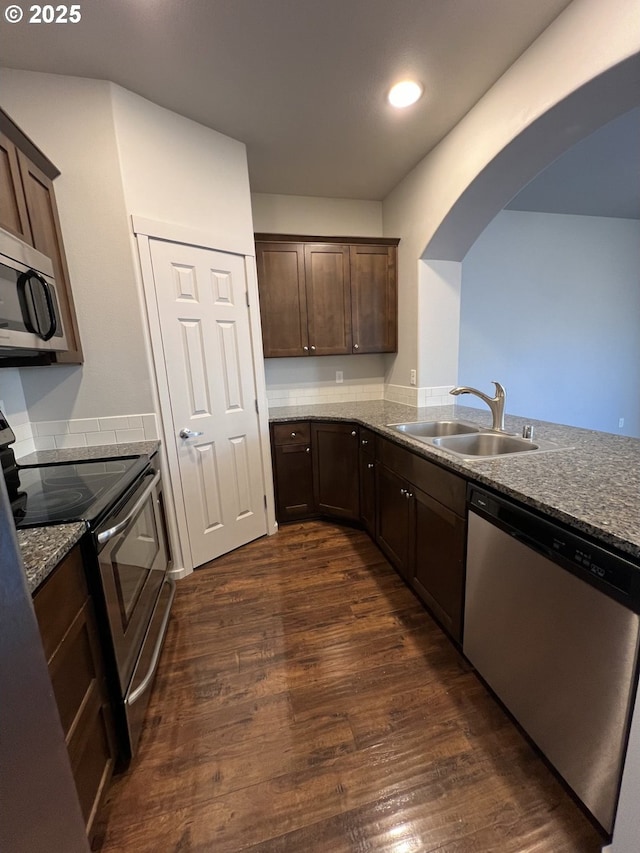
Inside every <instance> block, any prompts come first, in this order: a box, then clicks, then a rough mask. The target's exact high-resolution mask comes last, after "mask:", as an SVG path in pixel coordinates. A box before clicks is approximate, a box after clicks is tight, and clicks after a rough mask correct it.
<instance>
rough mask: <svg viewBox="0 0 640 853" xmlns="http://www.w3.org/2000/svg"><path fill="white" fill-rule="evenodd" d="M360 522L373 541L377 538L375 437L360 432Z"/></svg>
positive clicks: (368, 432) (362, 430)
mask: <svg viewBox="0 0 640 853" xmlns="http://www.w3.org/2000/svg"><path fill="white" fill-rule="evenodd" d="M359 464H360V521H361V522H362V526H363V527H364V529H365V530H366V531H367V533H368V534H369V536H371V538H372V539H375V536H376V454H375V435H374V433H372V432H371V431H370V430H365V429H361V430H360V456H359Z"/></svg>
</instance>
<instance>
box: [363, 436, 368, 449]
mask: <svg viewBox="0 0 640 853" xmlns="http://www.w3.org/2000/svg"><path fill="white" fill-rule="evenodd" d="M367 444H369V442H368V441H367V439H366V438H363V439H362V446H363V447H365V446H366V445H367Z"/></svg>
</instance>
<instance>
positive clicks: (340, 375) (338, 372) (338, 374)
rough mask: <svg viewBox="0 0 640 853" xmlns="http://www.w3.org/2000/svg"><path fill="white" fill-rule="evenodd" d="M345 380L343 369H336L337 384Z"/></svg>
mask: <svg viewBox="0 0 640 853" xmlns="http://www.w3.org/2000/svg"><path fill="white" fill-rule="evenodd" d="M343 381H344V375H343V373H342V371H341V370H336V384H337V385H341V384H342V382H343Z"/></svg>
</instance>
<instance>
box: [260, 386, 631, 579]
mask: <svg viewBox="0 0 640 853" xmlns="http://www.w3.org/2000/svg"><path fill="white" fill-rule="evenodd" d="M452 418H453V419H456V418H457V419H458V420H465V421H469V422H471V423H476V424H479V425H481V426H484V427H490V426H491V413H490V412H489V409H488V408H487V409H486V410H482V409H475V408H470V407H468V406H460V405H450V406H433V407H431V406H430V407H426V408H421V409H416V408H414V407H412V406H404V405H402V404H399V403H389V402H386V401H373V402H352V403H322V404H316V405H308V406H287V407H280V408H272V409H270V410H269V419H270V421H271V422H272V423H277V422H279V421H291V420H311V421H313V420H323V419H332V420H345V421H353V422H355V423H358V424H360V425H361V426H365V427H368V428H369V429H372V430H374V431H375V432H377V433H379V434H380V435H383V436H385V437H387V438H390V439H393V440H394V441H395V442H397V443H398V444H401V445H404V446H405V447H408V448H410V449H411V450H413V451H414V452H416V453H418V454H420V455H422V456H424V457H425V458H427V459H430V460H431V461H433V462H437V463H439V464H441V465H442V466H443V467H445V468H449V469H450V470H451V471H454V472H456V473H458V474H461V475H462V476H464V477H465V478H466V479H467V480H469V481H471V482H474V483H478V484H481V485H484V486H488V487H489V488H492V489H494V490H496V491H497V492H500V493H502V494H504V495H505V496H509V497H512V498H514V499H515V500H517V501H519V502H520V503H522V504H525V505H527V506H529V507H532V508H534V509H536V510H539V511H541V512H543V513H544V514H545V515H547V516H549V517H551V518H555V519H557V520H559V521H561V522H562V523H564V524H567V525H570V526H571V527H573V528H575V529H577V530H578V531H580V532H582V533H586V534H587V535H589V536H591V537H593V538H595V539H597V540H599V541H600V542H601V543H603V544H605V545H610V546H613V547H615V548H616V549H618V550H620V551H623V552H625V553H626V554H628V555H630V556H631V557H632V558H633V559H634V561H636V562H637V561H640V439H637V438H628V437H626V436H620V435H613V434H611V433H605V432H598V431H596V430H587V429H580V428H578V427H571V426H564V425H562V424H554V423H548V422H546V421H539V420H535V419H533V418H524V417H518V416H513V415H506V417H505V429H506V430H507V431H508V432H511V433H514V434H515V435H521V434H522V427H523V426H524V424H533V426H534V430H535V433H534V440H535V439H540V441H550V442H553V443H555V444H557V445H560V446H561V447H562V448H564V449H560V450H557V451H553V452H549V453H531V454H522V455H516V456H509V455H508V454H507V455H505V456H502V457H500V458H497V459H496V458H493V459H474V460H473V461H467V460H463V459H461V458H459V457H455V456H453V455H451V454H449V453H446V452H445V451H443V450H438V449H437V448H435V447H432V446H430V445H428V444H425V443H424V442H421V441H419V440H418V439H413V438H411V437H410V436H409V435H405V434H402V433H399V432H397V431H395V430H393V429H390V428H389V427H388V426H387V424H393V423H404V422H416V421H433V420H450V419H452Z"/></svg>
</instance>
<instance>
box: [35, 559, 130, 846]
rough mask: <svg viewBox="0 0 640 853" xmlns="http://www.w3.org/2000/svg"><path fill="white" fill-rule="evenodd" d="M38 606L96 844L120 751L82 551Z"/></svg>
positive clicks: (44, 590) (53, 579)
mask: <svg viewBox="0 0 640 853" xmlns="http://www.w3.org/2000/svg"><path fill="white" fill-rule="evenodd" d="M33 605H34V609H35V612H36V617H37V619H38V625H39V627H40V635H41V637H42V643H43V646H44V651H45V656H46V658H47V662H48V665H49V674H50V676H51V683H52V685H53V692H54V694H55V697H56V702H57V705H58V712H59V714H60V721H61V723H62V729H63V731H64V735H65V740H66V744H67V750H68V752H69V758H70V760H71V768H72V771H73V777H74V780H75V783H76V789H77V791H78V798H79V800H80V806H81V808H82V813H83V815H84V819H85V823H86V827H87V835H88V836H89V839H91V837H92V832H93V826H94V820H95V817H96V815H97V813H98V810H99V807H100V804H101V802H102V799H103V797H104V794H105V793H106V791H107V787H108V785H109V781H110V779H111V775H112V772H113V767H114V760H115V755H116V747H115V731H114V727H113V720H112V716H111V705H110V702H109V697H108V693H107V688H106V683H105V678H104V671H103V665H102V650H101V647H100V641H99V638H98V631H97V626H96V622H95V617H94V613H93V603H92V600H91V598H90V596H89V594H88V591H87V585H86V581H85V576H84V566H83V563H82V556H81V553H80V548H79V547H76V548H74V550H73V551H71V552H70V553H69V555H68V556H67V557H65V559H64V560H63V561H62V562H61V563H60V565H59V566H57V568H56V569H54V571H53V572H52V573H51V575H49V577H48V578H47V579H46V581H45V582H44V584H43V585H42V586H41V587H40V589H38V590H37V591H36V593H35V595H34V598H33Z"/></svg>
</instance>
